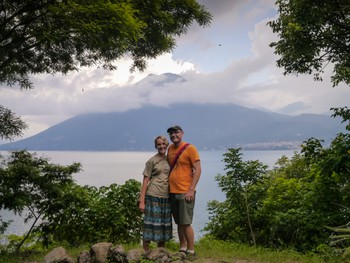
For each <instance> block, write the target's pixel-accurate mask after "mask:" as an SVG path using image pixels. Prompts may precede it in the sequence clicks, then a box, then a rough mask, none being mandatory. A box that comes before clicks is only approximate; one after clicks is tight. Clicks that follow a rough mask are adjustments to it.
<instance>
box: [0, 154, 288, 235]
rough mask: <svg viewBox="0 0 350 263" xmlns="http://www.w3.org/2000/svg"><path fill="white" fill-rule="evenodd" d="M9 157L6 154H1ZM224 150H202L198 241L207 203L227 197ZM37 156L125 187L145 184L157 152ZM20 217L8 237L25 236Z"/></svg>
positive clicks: (88, 179)
mask: <svg viewBox="0 0 350 263" xmlns="http://www.w3.org/2000/svg"><path fill="white" fill-rule="evenodd" d="M0 153H1V154H2V155H6V154H7V153H6V152H0ZM224 153H225V151H200V152H199V154H200V157H201V163H202V175H201V178H200V180H199V183H198V185H197V195H196V206H195V215H194V221H193V227H194V230H195V235H196V238H199V237H201V236H202V235H203V234H204V233H203V232H202V229H203V228H204V226H205V225H206V224H207V223H208V221H209V218H208V212H207V210H206V207H207V203H208V201H211V200H218V201H223V200H224V198H225V196H224V194H223V193H222V192H221V190H220V188H219V187H218V186H217V183H216V181H215V176H216V175H218V174H224V167H225V163H224V162H223V161H222V159H223V154H224ZM242 153H243V160H259V161H261V162H262V163H264V164H267V165H269V167H270V168H273V165H274V164H275V162H276V161H277V159H278V158H280V157H281V156H283V155H285V156H287V157H291V156H292V155H293V153H294V151H293V150H283V151H282V150H281V151H243V152H242ZM36 154H37V156H39V157H40V156H46V157H49V158H50V160H51V162H52V163H56V164H61V165H68V164H71V163H73V162H80V163H81V164H82V168H83V171H81V172H80V173H78V174H75V175H74V179H75V180H76V182H77V183H78V184H80V185H90V186H96V187H100V186H109V185H110V184H112V183H116V184H123V183H124V182H125V181H127V180H129V179H136V180H138V181H140V182H141V181H142V171H143V169H144V165H145V163H146V161H147V160H148V159H149V158H150V157H151V156H153V155H154V154H155V152H79V151H76V152H75V151H74V152H72V151H69V152H64V151H37V152H36ZM0 215H1V217H2V218H3V219H9V218H11V217H12V218H13V216H12V214H11V213H9V212H7V211H3V210H2V211H0ZM26 229H27V226H25V225H24V224H23V222H22V220H21V219H20V218H15V221H14V223H12V224H11V225H10V227H9V229H8V231H7V232H6V234H17V235H20V234H23V232H24V231H26Z"/></svg>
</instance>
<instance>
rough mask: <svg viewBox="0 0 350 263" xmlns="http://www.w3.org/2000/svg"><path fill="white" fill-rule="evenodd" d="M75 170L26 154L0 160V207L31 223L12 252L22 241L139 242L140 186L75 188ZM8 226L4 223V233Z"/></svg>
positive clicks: (77, 167)
mask: <svg viewBox="0 0 350 263" xmlns="http://www.w3.org/2000/svg"><path fill="white" fill-rule="evenodd" d="M80 169H81V167H80V164H79V163H73V164H71V165H67V166H62V165H56V164H52V163H50V162H49V159H48V158H46V157H37V156H36V154H33V153H29V152H27V151H17V152H13V153H12V154H11V155H10V156H8V157H5V156H0V209H7V210H10V211H12V212H13V213H14V214H17V215H20V216H21V217H22V218H23V220H24V222H30V226H29V230H28V231H27V232H26V233H25V235H24V236H23V238H22V239H18V240H17V243H16V249H20V247H21V246H22V245H23V244H24V243H25V241H26V240H30V241H31V242H33V241H34V242H37V243H41V244H43V245H44V246H48V245H49V244H50V243H52V242H67V243H69V244H70V245H72V246H75V245H80V244H85V243H89V244H92V243H94V242H100V241H109V242H113V243H117V242H121V241H124V242H138V241H139V240H140V235H141V226H142V225H141V222H142V214H141V213H140V212H139V210H138V207H137V206H136V202H137V198H138V192H139V189H140V187H141V184H140V182H138V181H136V180H129V181H126V182H125V184H123V185H117V184H112V185H110V186H108V187H107V186H105V187H100V188H96V187H93V186H80V185H78V184H76V183H75V182H74V180H73V178H72V175H73V174H74V173H77V172H79V171H80ZM8 223H9V222H3V225H2V228H3V230H5V229H6V226H8Z"/></svg>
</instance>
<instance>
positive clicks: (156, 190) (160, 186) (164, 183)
mask: <svg viewBox="0 0 350 263" xmlns="http://www.w3.org/2000/svg"><path fill="white" fill-rule="evenodd" d="M169 171H170V166H169V164H168V162H167V159H166V158H161V157H159V156H158V155H154V156H153V157H151V158H150V159H149V160H148V161H147V162H146V167H145V169H144V171H143V173H142V174H143V175H144V176H147V177H149V178H150V181H149V183H148V185H147V190H146V194H147V195H151V196H155V197H161V198H167V197H169Z"/></svg>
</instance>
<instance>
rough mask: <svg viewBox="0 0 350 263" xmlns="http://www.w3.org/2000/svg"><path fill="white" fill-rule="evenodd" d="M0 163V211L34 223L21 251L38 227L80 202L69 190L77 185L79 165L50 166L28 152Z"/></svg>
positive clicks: (19, 153) (21, 152) (17, 154)
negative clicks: (72, 204)
mask: <svg viewBox="0 0 350 263" xmlns="http://www.w3.org/2000/svg"><path fill="white" fill-rule="evenodd" d="M0 161H1V162H0V164H1V166H0V209H8V210H11V211H13V212H14V213H15V214H19V215H22V216H23V218H24V221H25V222H28V220H32V225H31V227H30V229H29V231H28V233H27V234H26V235H25V237H24V239H23V240H22V242H20V243H19V244H18V247H17V249H19V248H20V247H21V246H22V244H23V243H24V242H25V240H26V239H27V238H28V237H29V235H30V234H31V232H32V231H33V230H35V228H36V226H37V224H44V223H45V221H46V220H47V218H48V216H49V215H51V214H56V213H59V212H60V211H62V210H64V208H65V207H66V206H69V205H70V203H72V202H75V199H78V198H79V196H77V195H75V196H73V197H74V198H72V195H70V194H69V195H68V193H69V191H67V188H69V187H70V186H72V185H73V184H74V181H73V178H72V174H73V173H77V172H78V171H79V170H80V169H81V168H80V164H79V163H73V164H71V165H68V166H60V165H55V164H50V163H49V162H48V159H47V158H44V157H41V158H38V157H36V156H35V155H34V154H33V155H32V154H30V153H29V152H27V151H18V152H13V153H12V154H11V156H10V157H9V159H7V160H6V159H4V158H1V159H0ZM39 222H40V223H39Z"/></svg>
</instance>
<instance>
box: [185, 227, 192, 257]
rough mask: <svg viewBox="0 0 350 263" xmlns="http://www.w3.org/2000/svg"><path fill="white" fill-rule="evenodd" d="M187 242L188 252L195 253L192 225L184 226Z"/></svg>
mask: <svg viewBox="0 0 350 263" xmlns="http://www.w3.org/2000/svg"><path fill="white" fill-rule="evenodd" d="M183 226H184V229H185V231H184V232H185V236H186V241H187V250H190V251H194V231H193V227H192V225H183Z"/></svg>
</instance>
